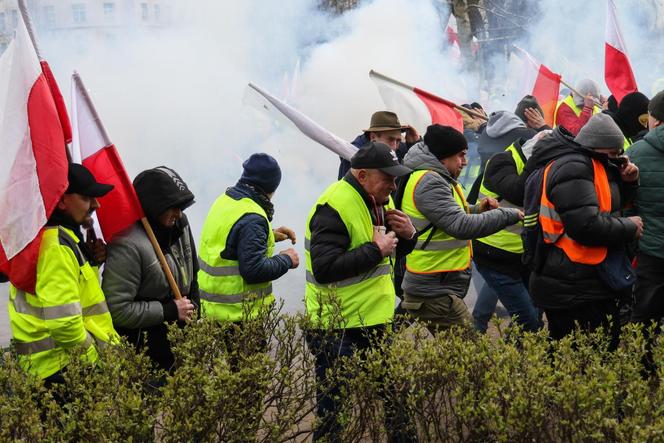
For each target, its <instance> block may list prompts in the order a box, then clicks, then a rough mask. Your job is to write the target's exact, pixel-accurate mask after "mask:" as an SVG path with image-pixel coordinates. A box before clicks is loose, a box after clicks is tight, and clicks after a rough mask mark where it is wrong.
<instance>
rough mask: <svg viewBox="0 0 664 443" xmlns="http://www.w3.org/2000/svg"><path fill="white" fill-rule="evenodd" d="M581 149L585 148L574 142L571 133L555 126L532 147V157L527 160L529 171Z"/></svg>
mask: <svg viewBox="0 0 664 443" xmlns="http://www.w3.org/2000/svg"><path fill="white" fill-rule="evenodd" d="M583 149H585V148H582V147H581V145H579V144H578V143H577V142H575V141H574V135H572V133H571V132H569V131H568V130H567V129H565V128H563V127H562V126H556V128H555V129H553V130H552V131H551V132H549V133H548V134H546V135H544V136H543V137H542V138H541V139H540V140H539V141H538V142H537V143H536V144H535V146H534V147H533V151H532V155H531V156H530V158H529V159H528V164H529V165H532V167H531V168H529V169H531V170H532V169H536V168H540V167H542V166H544V165H546V164H547V163H548V162H550V161H551V160H553V159H555V158H558V157H560V156H561V155H565V154H571V153H574V152H578V151H579V150H583ZM588 151H590V150H588Z"/></svg>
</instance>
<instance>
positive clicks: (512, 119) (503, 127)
mask: <svg viewBox="0 0 664 443" xmlns="http://www.w3.org/2000/svg"><path fill="white" fill-rule="evenodd" d="M526 127H527V126H526V124H525V123H524V122H523V120H521V119H520V118H519V117H518V116H517V115H516V114H514V113H513V112H509V111H498V112H494V113H493V114H492V115H491V117H489V121H488V122H487V124H486V129H485V132H486V135H488V136H489V137H491V138H498V137H501V136H503V135H505V134H507V133H508V132H510V131H512V130H514V129H518V128H526Z"/></svg>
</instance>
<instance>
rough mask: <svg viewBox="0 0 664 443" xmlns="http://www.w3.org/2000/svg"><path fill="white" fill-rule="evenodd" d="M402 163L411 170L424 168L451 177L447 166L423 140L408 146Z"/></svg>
mask: <svg viewBox="0 0 664 443" xmlns="http://www.w3.org/2000/svg"><path fill="white" fill-rule="evenodd" d="M403 164H404V166H406V167H407V168H410V169H412V170H413V171H416V170H423V169H426V170H430V171H436V172H437V173H439V174H440V175H442V176H443V177H446V178H450V179H451V178H452V176H451V174H450V173H449V171H448V170H447V168H446V167H445V166H443V164H442V163H441V162H440V160H438V159H437V158H436V156H435V155H433V154H432V153H431V151H429V147H428V146H427V145H426V143H424V142H423V141H421V142H418V143H416V144H414V145H413V146H412V147H411V148H410V150H409V151H408V153H407V154H406V157H404V159H403Z"/></svg>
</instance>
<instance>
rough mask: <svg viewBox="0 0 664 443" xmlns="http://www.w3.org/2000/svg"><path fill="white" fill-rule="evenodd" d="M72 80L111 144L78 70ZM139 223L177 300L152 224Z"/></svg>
mask: <svg viewBox="0 0 664 443" xmlns="http://www.w3.org/2000/svg"><path fill="white" fill-rule="evenodd" d="M72 80H73V81H74V83H75V85H76V86H77V87H78V89H79V90H80V91H81V96H82V98H83V100H84V101H85V104H86V105H87V106H88V108H90V112H91V113H92V116H93V118H94V122H95V125H96V126H97V129H98V130H99V132H100V133H101V136H102V138H103V139H104V145H106V146H111V145H112V144H113V143H112V142H111V139H110V137H109V136H108V133H107V132H106V128H104V125H103V124H102V122H101V119H100V118H99V114H97V109H96V108H95V105H94V104H93V103H92V99H91V98H90V94H88V90H87V89H86V87H85V84H84V83H83V79H81V76H80V75H79V74H78V72H74V74H73V75H72ZM123 169H124V168H123ZM125 174H126V172H125ZM134 196H135V194H134ZM135 198H136V197H135ZM135 204H136V205H138V206H139V207H141V202H140V201H139V200H138V198H136V202H135ZM141 212H143V210H142V207H141ZM141 224H142V225H143V228H144V229H145V232H146V234H147V235H148V238H149V239H150V243H151V244H152V247H153V248H154V252H155V254H157V258H158V259H159V264H160V265H161V269H162V270H163V271H164V275H165V276H166V280H168V285H169V286H170V287H171V291H173V296H174V297H175V298H176V299H178V300H179V299H181V298H182V293H181V292H180V288H178V284H177V282H176V281H175V277H173V273H172V272H171V268H169V267H168V262H167V261H166V257H165V256H164V252H163V251H162V250H161V246H159V242H158V241H157V237H156V236H155V235H154V231H153V230H152V226H150V222H149V221H148V219H147V218H146V217H145V216H143V217H141Z"/></svg>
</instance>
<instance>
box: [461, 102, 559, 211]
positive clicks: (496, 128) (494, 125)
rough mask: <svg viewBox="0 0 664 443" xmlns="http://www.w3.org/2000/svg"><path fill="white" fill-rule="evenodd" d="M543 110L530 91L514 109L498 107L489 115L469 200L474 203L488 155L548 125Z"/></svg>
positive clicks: (479, 143)
mask: <svg viewBox="0 0 664 443" xmlns="http://www.w3.org/2000/svg"><path fill="white" fill-rule="evenodd" d="M543 115H544V113H543V112H542V108H541V107H540V105H539V103H537V99H536V98H535V97H533V96H532V95H526V96H525V97H524V98H523V99H522V100H521V101H520V102H519V103H518V104H517V107H516V109H515V111H514V112H513V113H512V112H509V111H497V112H494V113H493V114H491V116H489V121H488V122H487V124H486V127H485V129H484V132H483V133H482V134H481V135H480V138H479V141H478V147H477V149H478V151H479V153H480V162H481V164H480V173H479V176H478V178H477V180H475V183H473V187H472V189H471V190H470V192H469V193H468V201H469V202H471V203H474V202H475V201H476V200H477V194H478V192H479V188H480V184H481V183H482V174H484V168H485V167H486V163H487V162H488V161H489V159H490V158H491V157H492V156H493V155H494V154H498V153H499V152H503V151H504V150H505V149H506V148H507V147H508V146H509V145H511V144H512V143H514V142H515V141H516V140H518V139H520V138H523V139H525V140H529V139H531V138H532V137H533V136H534V135H535V134H537V133H538V132H539V131H542V130H545V129H551V128H550V127H549V126H547V125H546V122H545V121H544V117H543Z"/></svg>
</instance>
